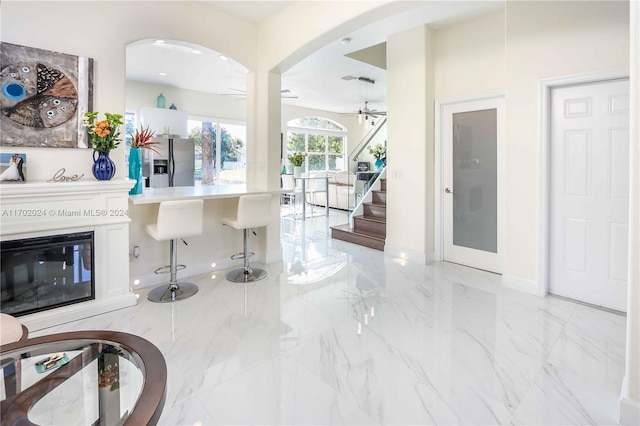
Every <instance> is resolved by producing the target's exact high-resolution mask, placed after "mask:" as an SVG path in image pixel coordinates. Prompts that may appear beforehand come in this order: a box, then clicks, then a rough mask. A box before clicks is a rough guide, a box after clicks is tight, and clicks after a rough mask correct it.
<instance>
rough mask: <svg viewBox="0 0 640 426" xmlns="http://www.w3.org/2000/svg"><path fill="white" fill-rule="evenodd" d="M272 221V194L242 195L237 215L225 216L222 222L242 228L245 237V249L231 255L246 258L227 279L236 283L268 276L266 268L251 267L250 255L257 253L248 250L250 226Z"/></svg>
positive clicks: (263, 224)
mask: <svg viewBox="0 0 640 426" xmlns="http://www.w3.org/2000/svg"><path fill="white" fill-rule="evenodd" d="M270 221H271V195H270V194H255V195H242V196H240V197H239V199H238V212H237V213H236V217H232V218H223V219H222V223H223V224H224V225H227V226H230V227H232V228H235V229H242V231H243V239H244V251H243V252H242V253H237V254H234V255H233V256H231V258H232V259H244V267H243V268H242V269H234V270H233V271H231V272H229V273H227V275H226V278H227V280H229V281H231V282H234V283H247V282H253V281H258V280H261V279H263V278H265V277H266V276H267V272H266V271H265V270H264V269H258V268H255V269H251V267H250V266H249V257H251V256H253V255H254V254H255V253H249V252H248V247H247V243H248V235H249V234H248V231H249V229H250V228H258V227H261V226H267V225H268V224H269V222H270Z"/></svg>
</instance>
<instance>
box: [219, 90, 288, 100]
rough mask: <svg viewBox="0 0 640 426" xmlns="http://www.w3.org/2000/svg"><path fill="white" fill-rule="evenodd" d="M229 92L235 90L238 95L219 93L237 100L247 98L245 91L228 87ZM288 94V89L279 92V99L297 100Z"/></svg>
mask: <svg viewBox="0 0 640 426" xmlns="http://www.w3.org/2000/svg"><path fill="white" fill-rule="evenodd" d="M229 90H235V91H236V92H238V93H220V94H221V95H222V96H238V97H239V98H246V97H247V91H246V90H242V89H234V88H233V87H230V88H229ZM289 93H291V90H289V89H282V90H281V91H280V98H282V99H298V96H296V95H293V94H291V95H289Z"/></svg>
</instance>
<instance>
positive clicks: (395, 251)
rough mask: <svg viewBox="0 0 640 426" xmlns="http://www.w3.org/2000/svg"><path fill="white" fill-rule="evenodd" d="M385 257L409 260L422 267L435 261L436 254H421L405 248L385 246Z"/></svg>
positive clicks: (430, 252)
mask: <svg viewBox="0 0 640 426" xmlns="http://www.w3.org/2000/svg"><path fill="white" fill-rule="evenodd" d="M384 255H385V256H388V257H395V258H399V259H403V260H409V261H411V262H416V263H419V264H421V265H426V264H429V263H432V262H434V261H435V253H434V252H432V251H428V252H419V251H415V250H409V249H407V248H404V247H398V246H394V245H391V244H385V245H384Z"/></svg>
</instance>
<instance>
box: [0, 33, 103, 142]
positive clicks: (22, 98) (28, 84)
mask: <svg viewBox="0 0 640 426" xmlns="http://www.w3.org/2000/svg"><path fill="white" fill-rule="evenodd" d="M0 49H1V50H2V55H1V56H2V64H1V74H0V77H1V79H0V87H1V88H2V95H1V98H0V100H1V116H0V119H1V120H2V123H1V124H2V135H1V136H0V145H3V146H39V147H67V148H75V147H87V142H86V132H85V131H84V128H83V127H82V120H81V118H82V114H84V112H86V111H89V110H90V108H91V98H92V87H91V86H92V81H91V80H92V73H93V69H92V68H93V61H92V60H91V59H89V58H81V57H78V56H73V55H67V54H63V53H57V52H51V51H47V50H42V49H36V48H32V47H27V46H18V45H13V44H9V43H2V44H1V45H0Z"/></svg>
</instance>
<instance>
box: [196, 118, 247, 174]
mask: <svg viewBox="0 0 640 426" xmlns="http://www.w3.org/2000/svg"><path fill="white" fill-rule="evenodd" d="M187 127H188V132H189V136H188V137H189V138H190V139H193V141H194V146H195V181H196V185H197V184H202V185H213V184H215V185H222V184H230V183H245V182H246V181H247V160H246V157H247V156H246V140H247V126H246V125H245V124H244V123H240V122H231V121H223V120H219V119H214V118H206V117H189V121H188V123H187ZM218 141H221V143H220V144H218Z"/></svg>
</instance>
